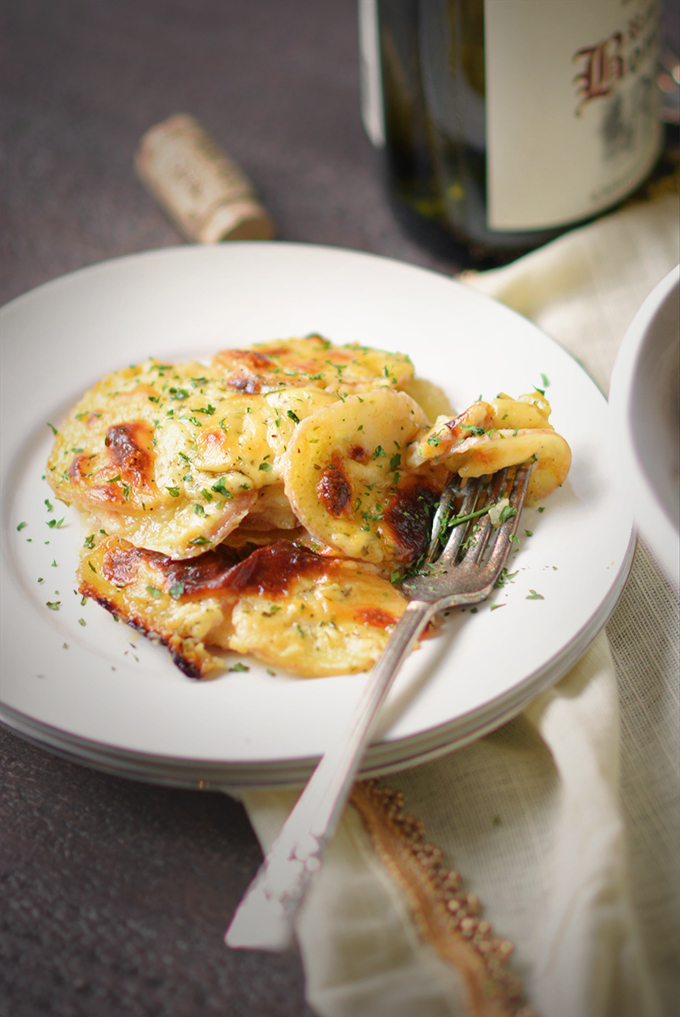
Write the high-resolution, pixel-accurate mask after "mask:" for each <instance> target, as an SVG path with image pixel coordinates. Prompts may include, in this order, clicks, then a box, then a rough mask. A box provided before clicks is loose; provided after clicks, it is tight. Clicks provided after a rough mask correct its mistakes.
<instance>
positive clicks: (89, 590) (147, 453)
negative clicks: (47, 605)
mask: <svg viewBox="0 0 680 1017" xmlns="http://www.w3.org/2000/svg"><path fill="white" fill-rule="evenodd" d="M549 416H550V405H549V403H548V402H547V400H546V399H545V397H544V396H543V395H542V394H541V393H538V392H534V393H530V394H528V395H525V396H521V397H520V398H519V399H518V400H514V399H511V398H510V397H509V396H506V395H504V394H501V395H499V396H498V397H497V398H496V399H495V400H492V401H490V402H483V401H481V400H480V401H479V402H477V403H474V404H473V405H472V406H470V407H469V408H468V409H466V410H465V411H464V412H463V413H461V414H459V415H458V416H454V415H453V414H452V413H451V410H450V407H449V406H448V403H447V400H446V397H445V395H444V393H443V392H442V390H441V389H439V388H438V387H437V386H435V385H433V384H431V383H429V382H424V381H422V380H420V379H417V378H414V376H413V367H412V365H411V362H410V360H409V359H408V357H405V356H403V355H401V354H390V353H385V352H383V351H380V350H372V349H368V348H367V347H363V346H358V345H349V346H342V347H339V346H333V345H332V344H331V343H329V342H328V341H327V340H325V339H322V338H321V337H320V336H308V337H307V338H304V339H289V340H282V341H277V342H274V343H264V344H260V345H258V346H255V347H253V348H251V349H249V350H224V351H222V352H221V353H218V354H217V355H216V356H215V358H214V360H213V362H212V363H211V365H210V366H208V367H206V366H204V365H202V364H200V363H198V362H196V361H191V362H188V363H182V364H164V363H161V362H160V361H158V360H148V361H146V362H145V363H144V364H141V365H140V366H138V367H129V368H126V369H124V370H121V371H115V372H113V373H111V374H108V375H106V376H105V377H104V378H102V379H101V381H100V382H98V383H97V384H96V385H94V386H93V387H92V388H91V389H90V390H89V391H88V392H86V393H85V395H84V396H83V398H82V399H81V400H80V402H79V403H78V404H77V406H75V407H74V409H73V411H72V412H71V413H70V414H69V416H68V417H67V419H66V420H65V421H64V423H63V424H62V426H61V428H60V429H59V432H58V434H57V436H56V439H55V442H54V446H53V449H52V452H51V454H50V457H49V461H48V464H47V479H48V482H49V483H50V486H51V487H52V490H53V491H54V493H55V494H56V495H57V497H59V498H60V499H61V500H63V501H65V502H67V503H73V504H74V505H76V506H77V507H78V508H80V509H81V510H82V511H83V513H84V514H85V519H86V524H87V525H88V526H89V528H90V530H91V534H90V537H88V539H87V541H86V547H85V548H84V550H83V553H82V560H81V563H80V568H79V583H80V590H81V592H82V593H84V594H85V595H87V596H90V597H93V598H95V599H96V600H98V601H99V602H100V603H101V604H103V605H104V606H105V607H107V608H108V609H109V610H111V611H112V612H113V613H115V614H116V615H117V616H118V617H120V618H123V619H124V620H125V621H127V622H128V623H129V624H131V625H133V626H135V627H136V628H138V629H141V630H142V631H144V632H146V633H147V634H148V635H150V636H151V637H152V638H153V639H156V640H159V641H161V642H162V643H164V644H166V645H167V646H168V648H169V650H170V652H171V654H172V656H173V659H174V660H175V662H176V663H177V664H178V666H179V667H180V668H181V669H182V670H183V671H184V672H185V673H186V674H188V675H194V676H197V677H203V676H205V675H207V674H209V673H211V672H213V671H215V669H217V668H219V667H221V666H222V660H221V658H220V657H219V656H216V654H215V652H214V650H215V648H217V649H221V650H231V651H236V652H239V653H248V654H252V655H253V656H255V657H257V658H258V659H260V660H262V661H264V662H266V663H267V664H269V665H272V666H274V667H280V668H285V669H286V670H287V671H292V672H295V673H297V674H300V675H305V676H313V675H318V676H321V675H330V674H338V673H344V672H351V671H361V670H365V669H366V668H368V667H370V666H371V664H372V663H373V662H374V661H375V660H376V659H377V658H378V656H379V655H380V653H381V652H382V650H383V648H384V646H385V644H386V642H387V639H388V636H389V632H390V631H391V629H392V627H393V626H394V624H395V623H396V621H397V620H398V618H399V617H400V616H401V614H402V613H403V610H404V608H405V605H406V601H405V599H404V597H403V596H402V594H401V593H400V592H399V591H398V590H397V589H395V587H394V586H393V585H392V583H391V582H389V576H390V575H391V574H392V573H393V572H394V571H395V567H396V570H397V571H399V570H400V569H401V567H402V566H404V565H408V564H409V563H410V562H412V561H413V560H415V559H416V558H417V557H418V555H419V554H420V553H421V552H422V550H423V549H424V547H425V546H426V544H427V541H428V537H429V525H430V517H431V515H432V507H433V505H434V503H435V502H437V500H438V499H439V497H440V494H441V491H442V490H443V488H444V486H445V484H446V482H447V480H448V479H449V477H450V474H451V473H452V472H455V473H459V474H461V475H462V476H464V477H467V476H479V475H480V474H484V473H490V472H494V471H496V470H498V469H501V468H502V467H504V466H508V465H515V464H518V463H520V462H525V461H527V460H532V459H533V460H534V461H535V462H536V469H535V470H534V473H533V475H532V478H531V486H530V493H529V497H530V498H531V499H534V500H535V499H537V498H541V497H545V496H546V495H547V494H549V493H550V491H552V490H553V489H554V488H555V487H556V486H557V485H558V484H560V483H562V482H563V480H564V478H565V477H566V474H567V471H568V469H569V464H570V461H571V453H570V451H569V446H568V445H567V443H566V441H565V440H564V439H563V438H562V437H561V436H560V435H558V434H557V433H556V432H555V431H554V430H553V428H552V426H551V424H550V423H549ZM432 419H434V421H435V422H434V424H433V425H431V423H430V421H431V420H432ZM102 534H104V537H103V539H102ZM291 538H292V539H291ZM90 545H92V546H90Z"/></svg>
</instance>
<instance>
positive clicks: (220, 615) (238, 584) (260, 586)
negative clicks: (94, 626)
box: [78, 537, 406, 678]
mask: <svg viewBox="0 0 680 1017" xmlns="http://www.w3.org/2000/svg"><path fill="white" fill-rule="evenodd" d="M244 555H245V557H244ZM78 578H79V589H80V592H81V593H83V594H84V595H85V596H88V597H92V598H94V599H95V600H96V601H97V602H98V603H99V604H101V605H102V606H103V607H105V608H107V610H109V611H111V612H112V613H113V614H114V615H115V616H116V617H117V618H119V619H121V620H123V621H125V622H127V623H128V624H129V625H131V626H133V627H134V628H135V629H137V630H138V631H141V632H144V633H145V634H146V635H148V636H150V637H151V638H152V639H155V640H157V641H159V642H161V643H163V644H165V645H166V646H167V647H168V649H169V650H170V652H171V654H172V657H173V660H174V661H175V663H176V664H177V666H178V667H179V668H180V670H182V671H183V672H184V673H185V674H187V675H189V676H191V677H196V678H200V677H206V676H209V674H210V672H211V671H214V670H215V669H216V668H219V667H221V666H224V664H223V661H222V660H221V659H220V658H218V657H216V656H215V655H214V654H212V653H211V652H210V651H209V649H208V647H217V648H220V649H224V650H235V651H237V652H239V653H250V654H252V655H253V656H254V657H256V658H257V659H259V660H262V661H264V662H266V663H267V664H270V665H273V666H276V667H281V668H285V669H286V670H289V671H294V672H295V673H298V674H301V675H308V676H312V675H314V676H316V675H326V674H328V675H330V674H339V673H345V672H352V671H363V670H366V668H367V667H370V666H371V664H372V663H373V662H374V661H375V660H376V659H377V657H378V656H379V655H380V653H381V651H382V649H383V647H384V645H385V643H386V641H387V638H388V636H389V632H390V631H391V629H392V627H393V626H394V625H395V623H396V622H397V620H398V619H399V617H400V616H401V614H402V613H403V611H404V608H405V606H406V599H405V598H404V597H403V595H402V594H401V593H400V592H399V591H398V590H397V589H395V588H394V587H393V586H392V585H391V584H390V583H389V582H388V581H387V580H386V579H384V578H383V577H382V575H381V574H380V571H379V570H378V569H377V568H373V567H372V566H370V565H364V564H361V563H359V562H352V561H347V560H346V559H344V558H339V557H336V556H333V555H325V554H320V553H318V552H316V551H313V550H311V549H310V548H308V547H305V546H303V545H298V544H295V543H293V542H290V541H286V540H278V541H276V542H275V543H273V544H270V545H266V546H264V547H260V548H256V549H253V545H252V544H249V545H246V546H244V547H241V548H239V549H235V548H229V547H226V546H220V547H218V548H216V549H215V550H213V551H208V552H206V553H205V554H202V555H200V556H199V557H197V558H192V559H189V560H184V561H174V560H173V559H171V558H169V557H168V556H167V555H163V554H160V553H158V552H156V551H147V550H144V549H142V548H136V547H134V546H133V545H132V544H129V543H128V542H127V541H124V540H121V539H120V538H118V537H106V538H104V539H103V540H102V541H101V542H100V543H98V544H96V545H95V546H94V547H93V548H85V549H84V550H83V554H82V558H81V562H80V568H79V573H78Z"/></svg>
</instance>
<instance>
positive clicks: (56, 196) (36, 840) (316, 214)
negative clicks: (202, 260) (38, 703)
mask: <svg viewBox="0 0 680 1017" xmlns="http://www.w3.org/2000/svg"><path fill="white" fill-rule="evenodd" d="M1 11H2V27H3V32H2V35H3V60H2V75H3V81H2V123H3V134H2V138H3V149H2V177H3V180H2V183H3V186H2V194H1V201H2V206H1V208H2V230H1V232H0V258H1V261H0V266H1V282H0V303H4V302H6V301H7V300H9V299H11V298H13V297H15V296H17V295H19V294H21V293H23V292H25V291H26V290H28V289H31V288H32V287H34V286H36V285H38V284H40V283H42V282H45V281H47V280H49V279H52V278H54V277H56V276H58V275H61V274H63V273H64V272H68V271H71V270H73V269H77V268H80V267H81V266H84V265H89V264H92V263H94V262H97V261H102V260H104V259H107V258H111V257H116V256H118V255H124V254H128V253H131V252H136V251H142V250H148V249H151V248H158V247H163V246H167V245H171V244H177V243H182V242H183V238H182V237H181V236H180V234H179V233H178V232H177V231H176V229H175V228H174V227H173V226H172V225H171V224H170V222H169V221H168V220H167V218H166V217H165V215H164V214H163V212H161V211H160V209H159V208H158V207H157V206H156V205H155V204H154V203H153V201H152V200H151V199H150V198H149V196H148V194H147V193H146V191H145V190H144V188H143V187H142V185H141V184H140V183H139V182H138V180H137V179H136V177H135V175H134V173H133V170H132V154H133V151H134V149H135V147H136V145H137V143H138V141H139V138H140V137H141V135H142V134H143V133H144V131H145V130H146V129H147V128H148V127H150V126H151V125H152V124H154V123H157V122H159V121H160V120H162V119H164V118H165V117H167V116H168V115H170V114H171V113H174V112H179V111H186V112H190V113H193V114H194V115H195V116H196V117H198V119H199V120H201V121H202V122H203V123H204V125H205V126H206V127H207V128H208V129H209V130H210V132H211V133H212V134H213V135H214V136H215V137H216V138H217V139H218V140H219V142H220V143H221V144H222V145H223V146H224V147H225V148H226V149H227V151H228V152H229V153H230V154H231V155H232V156H233V157H234V158H235V159H236V160H237V161H238V162H240V164H241V165H242V166H243V168H244V169H245V170H246V172H247V173H248V174H249V175H250V177H251V178H252V180H253V181H254V182H255V183H256V185H257V187H258V189H259V191H260V193H261V195H262V197H263V200H264V201H265V203H266V204H267V206H268V208H269V210H270V212H271V213H272V215H273V217H274V219H275V221H276V223H277V226H278V235H279V237H280V238H281V239H284V240H294V241H309V242H315V243H324V244H333V245H339V246H343V247H355V248H359V249H363V250H368V251H375V252H378V253H383V254H387V255H390V256H393V257H398V258H401V259H404V260H408V261H411V262H416V263H420V264H423V265H432V266H435V265H436V262H435V260H434V259H433V258H431V257H430V255H428V254H427V253H425V252H422V251H420V250H419V249H418V248H417V247H415V245H414V244H412V243H411V242H410V241H408V240H406V239H405V238H404V237H402V235H401V234H400V232H399V229H398V228H397V226H396V225H395V224H394V222H393V220H392V217H391V215H390V212H389V210H388V208H387V205H386V203H385V201H384V199H383V196H382V192H381V188H380V182H379V180H378V176H377V174H376V171H375V162H374V153H373V150H372V148H371V146H370V144H369V142H368V140H367V139H366V137H365V135H364V132H363V127H362V124H361V119H360V111H359V86H358V58H357V29H356V6H355V2H354V0H295V2H294V3H292V4H289V3H281V2H277V0H255V2H246V0H163V2H159V0H3V2H2V7H1ZM441 267H445V266H443V265H442V266H441ZM0 754H1V756H2V759H3V772H2V777H1V779H0V787H1V788H2V797H1V798H0V830H1V831H2V832H1V833H0V838H1V839H0V888H1V889H0V1015H2V1017H10V1015H11V1017H34V1015H35V1017H37V1015H39V1014H40V1015H42V1014H54V1015H58V1017H61V1015H64V1017H66V1015H69V1017H71V1015H73V1017H76V1015H77V1017H81V1015H82V1017H90V1015H97V1017H99V1015H101V1017H109V1015H111V1017H113V1015H119V1014H126V1015H127V1014H130V1015H140V1017H141V1015H155V1014H158V1015H163V1017H203V1015H210V1014H228V1015H230V1017H231V1015H244V1017H251V1015H252V1017H284V1015H286V1017H287V1015H304V1014H306V1015H309V1014H311V1011H310V1010H309V1009H308V1008H307V1007H306V1006H305V1004H304V1000H303V983H302V974H301V969H300V962H299V958H298V957H297V956H292V957H291V956H286V957H270V956H268V955H260V954H253V953H243V952H240V951H238V952H232V951H228V950H227V949H226V947H225V946H224V945H223V943H222V935H223V933H224V929H225V927H226V925H227V923H228V920H229V918H230V916H231V914H232V912H233V910H234V908H235V906H236V904H237V903H238V901H239V899H240V897H241V895H242V893H243V892H244V890H245V888H246V886H247V884H248V882H249V880H250V878H251V877H252V875H253V874H254V872H255V870H256V868H257V865H258V862H259V859H260V857H261V855H260V852H259V847H258V845H257V841H256V839H255V837H254V835H253V833H252V830H251V829H250V826H249V823H248V820H247V817H246V815H245V813H244V811H243V809H242V808H241V806H240V805H238V804H237V803H235V802H233V801H231V800H229V799H227V798H225V797H224V796H222V795H219V794H212V793H211V794H201V793H192V792H188V791H180V790H172V789H167V788H156V787H151V786H146V785H141V784H134V783H131V782H127V781H125V780H120V779H117V778H114V777H110V776H105V775H103V774H99V773H95V772H92V771H89V770H87V769H84V768H81V767H79V766H76V765H73V764H71V763H67V762H65V761H63V760H61V759H58V758H55V757H53V756H51V755H49V754H48V753H46V752H44V751H42V750H41V749H38V748H35V747H33V746H31V745H27V744H26V743H24V742H23V741H21V740H19V739H18V738H16V737H15V736H14V735H12V734H10V733H9V732H6V731H2V730H1V729H0Z"/></svg>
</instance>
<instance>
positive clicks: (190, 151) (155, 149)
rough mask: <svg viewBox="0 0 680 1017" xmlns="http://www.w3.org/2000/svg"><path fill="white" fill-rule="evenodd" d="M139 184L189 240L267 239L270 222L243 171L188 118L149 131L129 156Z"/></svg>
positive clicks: (271, 229) (271, 233)
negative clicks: (132, 160)
mask: <svg viewBox="0 0 680 1017" xmlns="http://www.w3.org/2000/svg"><path fill="white" fill-rule="evenodd" d="M134 163H135V169H136V171H137V175H138V176H139V179H140V180H141V181H142V183H143V184H144V186H145V187H146V188H147V190H148V191H149V192H150V193H151V195H152V196H153V197H154V198H155V199H156V201H157V202H158V203H159V204H160V205H161V207H162V208H164V209H165V211H166V212H167V213H168V215H169V216H170V217H171V218H172V219H173V220H174V221H175V222H176V223H177V225H178V226H179V228H180V229H181V231H182V233H184V235H185V236H186V237H187V238H188V239H189V240H197V241H199V243H202V244H213V243H216V242H218V241H220V240H271V238H272V237H273V236H274V233H275V230H274V223H273V222H272V220H271V218H270V216H269V213H268V212H267V210H266V209H265V208H264V206H263V205H262V204H261V203H260V201H259V199H258V196H257V193H256V191H255V188H254V187H253V185H252V183H251V182H250V180H248V178H247V177H246V175H245V174H244V172H243V171H242V170H241V169H240V168H239V167H238V166H237V165H236V163H235V162H233V161H232V160H231V159H230V158H229V156H228V155H227V154H226V152H224V151H223V150H222V149H221V148H220V146H219V145H218V144H217V142H216V141H215V140H214V138H212V137H211V136H210V135H209V134H208V132H207V131H206V130H205V128H203V127H202V126H201V124H199V122H198V121H197V120H196V119H195V118H194V117H192V116H190V115H189V114H188V113H176V114H175V115H174V116H171V117H169V118H168V119H167V120H164V121H163V122H162V123H160V124H157V125H156V126H155V127H151V128H150V129H149V130H148V131H147V132H146V134H144V136H143V137H142V139H141V141H140V143H139V146H138V148H137V151H136V152H135V157H134Z"/></svg>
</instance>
